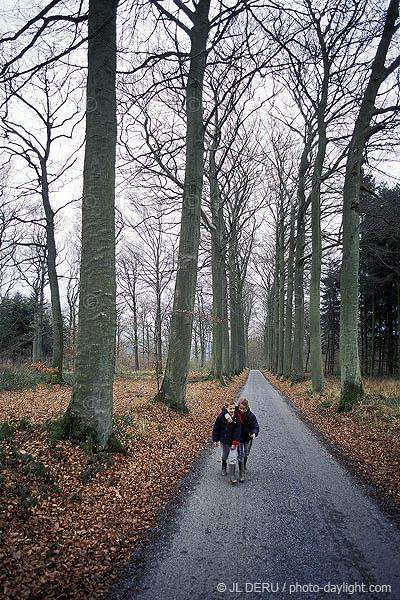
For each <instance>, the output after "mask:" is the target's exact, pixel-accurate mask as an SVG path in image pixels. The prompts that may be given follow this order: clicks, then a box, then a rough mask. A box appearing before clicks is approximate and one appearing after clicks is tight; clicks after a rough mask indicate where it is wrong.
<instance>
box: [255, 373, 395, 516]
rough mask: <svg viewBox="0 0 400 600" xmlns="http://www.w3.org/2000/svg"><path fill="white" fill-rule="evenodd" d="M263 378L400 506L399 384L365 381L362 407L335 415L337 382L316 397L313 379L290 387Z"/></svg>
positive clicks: (268, 375)
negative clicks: (313, 392)
mask: <svg viewBox="0 0 400 600" xmlns="http://www.w3.org/2000/svg"><path fill="white" fill-rule="evenodd" d="M264 375H265V377H266V378H267V379H268V380H269V381H270V383H271V384H272V385H273V386H274V387H276V389H278V390H279V391H281V392H282V393H283V394H284V395H285V396H286V397H287V398H289V399H290V400H291V401H292V402H293V403H294V404H295V405H296V406H297V407H298V408H300V410H301V411H302V413H303V415H304V417H305V418H306V420H308V421H309V422H311V423H312V424H313V425H314V426H315V427H316V429H318V430H319V431H320V432H321V433H322V434H323V435H324V436H325V437H326V438H327V439H328V440H329V441H330V442H331V443H332V444H334V445H335V446H336V447H337V448H339V449H340V451H341V452H342V453H343V454H344V455H345V456H346V457H348V458H349V459H351V462H352V464H353V465H354V466H355V467H356V469H357V470H358V471H359V472H360V473H361V474H363V475H364V476H365V477H366V478H367V479H368V480H371V481H373V482H374V483H375V485H377V486H378V488H379V489H380V490H381V491H382V492H383V493H384V494H388V495H389V496H390V497H391V498H392V499H393V500H394V501H395V502H396V503H398V504H399V506H400V381H399V380H380V379H371V380H366V381H365V382H364V385H365V398H364V399H363V400H362V402H360V404H359V405H357V406H356V407H355V408H353V410H352V411H351V412H349V413H337V406H338V402H339V397H340V381H339V380H338V379H334V378H332V379H327V382H326V383H327V385H326V389H325V390H324V391H323V392H322V393H321V394H314V395H313V394H312V391H311V387H312V386H311V381H310V380H309V379H308V380H305V381H302V382H300V383H297V384H295V385H293V386H292V385H291V384H290V382H288V381H284V380H281V379H278V378H277V377H275V376H274V375H273V374H272V373H270V372H267V371H265V372H264Z"/></svg>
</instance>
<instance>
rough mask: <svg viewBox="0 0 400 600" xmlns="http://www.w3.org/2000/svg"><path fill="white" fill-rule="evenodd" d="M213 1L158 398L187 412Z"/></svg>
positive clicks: (192, 76)
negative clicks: (209, 39) (168, 333)
mask: <svg viewBox="0 0 400 600" xmlns="http://www.w3.org/2000/svg"><path fill="white" fill-rule="evenodd" d="M209 8H210V0H199V2H198V3H197V5H196V9H195V12H194V16H193V19H194V25H193V27H192V29H191V31H190V41H191V46H190V68H189V74H188V80H187V86H186V128H187V129H186V167H185V182H184V191H183V205H182V217H181V231H180V241H179V253H178V266H177V273H176V283H175V294H174V306H173V311H172V318H171V330H170V336H169V347H168V359H167V366H166V371H165V376H164V381H163V384H162V387H161V391H160V394H159V397H160V399H161V400H162V401H163V402H164V403H165V404H167V405H168V406H170V407H171V408H173V409H175V410H177V411H179V412H181V413H187V412H188V409H187V406H186V385H187V378H188V373H189V365H190V351H191V346H192V325H193V309H194V300H195V293H196V281H197V263H198V252H199V241H200V213H201V197H202V190H203V156H204V124H203V81H204V72H205V68H206V54H207V53H206V48H207V38H208V33H209V29H210V23H209V20H208V11H209Z"/></svg>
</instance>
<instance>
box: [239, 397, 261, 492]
mask: <svg viewBox="0 0 400 600" xmlns="http://www.w3.org/2000/svg"><path fill="white" fill-rule="evenodd" d="M236 414H237V415H238V417H239V419H240V421H241V434H240V443H239V448H238V461H239V481H240V482H243V481H244V474H245V472H246V465H247V459H248V456H249V453H250V448H251V444H252V443H253V440H254V439H255V438H256V437H257V436H258V432H259V430H260V428H259V426H258V421H257V417H256V415H255V414H254V413H252V412H251V410H250V406H249V401H248V400H247V398H240V400H239V404H238V405H237V408H236Z"/></svg>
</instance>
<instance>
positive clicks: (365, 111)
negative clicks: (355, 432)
mask: <svg viewBox="0 0 400 600" xmlns="http://www.w3.org/2000/svg"><path fill="white" fill-rule="evenodd" d="M398 18H399V0H390V3H389V6H388V9H387V11H386V14H385V18H384V23H383V29H382V33H381V37H380V40H379V44H378V47H377V50H376V53H375V56H374V60H373V62H372V65H371V69H370V75H369V79H368V82H367V85H366V87H365V90H364V93H363V95H362V100H361V105H360V109H359V112H358V115H357V119H356V121H355V124H354V129H353V133H352V137H351V141H350V146H349V150H348V154H347V162H346V176H345V182H344V189H343V259H342V268H341V280H340V294H341V311H340V369H341V378H342V389H341V398H340V403H339V410H348V409H350V408H352V406H353V405H354V404H355V403H356V402H358V400H359V399H360V397H361V396H362V395H363V385H362V380H361V373H360V361H359V354H358V271H359V243H360V241H359V238H360V213H359V204H360V187H361V165H362V163H363V157H364V151H365V147H366V145H367V143H368V141H369V140H370V138H371V137H372V136H373V135H374V134H376V133H377V132H378V131H380V130H382V129H383V128H384V127H385V125H386V123H385V116H387V115H388V114H393V112H394V111H398V110H400V106H399V104H400V103H399V102H398V98H396V103H395V104H394V105H393V104H392V103H391V102H390V94H383V93H382V90H381V88H382V85H383V84H384V82H385V81H386V80H388V79H390V77H391V76H392V75H393V74H394V73H395V72H396V70H397V69H398V68H399V66H400V56H398V55H397V56H396V55H395V54H394V53H395V52H396V50H395V49H394V50H392V47H393V46H394V45H395V44H394V37H395V34H396V33H397V32H398V30H399V24H398ZM387 62H388V64H387V65H386V63H387ZM395 85H396V83H395ZM385 100H386V102H385ZM388 100H389V101H388ZM378 103H379V104H378Z"/></svg>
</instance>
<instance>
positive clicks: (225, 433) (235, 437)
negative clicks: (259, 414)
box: [212, 409, 241, 446]
mask: <svg viewBox="0 0 400 600" xmlns="http://www.w3.org/2000/svg"><path fill="white" fill-rule="evenodd" d="M226 413H227V410H226V409H223V411H222V412H220V414H219V415H218V417H217V420H216V421H215V423H214V427H213V432H212V439H213V442H221V444H229V446H232V444H235V445H236V444H239V441H240V433H241V424H240V419H239V417H238V416H237V415H236V413H235V414H234V415H233V417H232V420H233V423H228V421H227V420H226V418H225V414H226Z"/></svg>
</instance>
